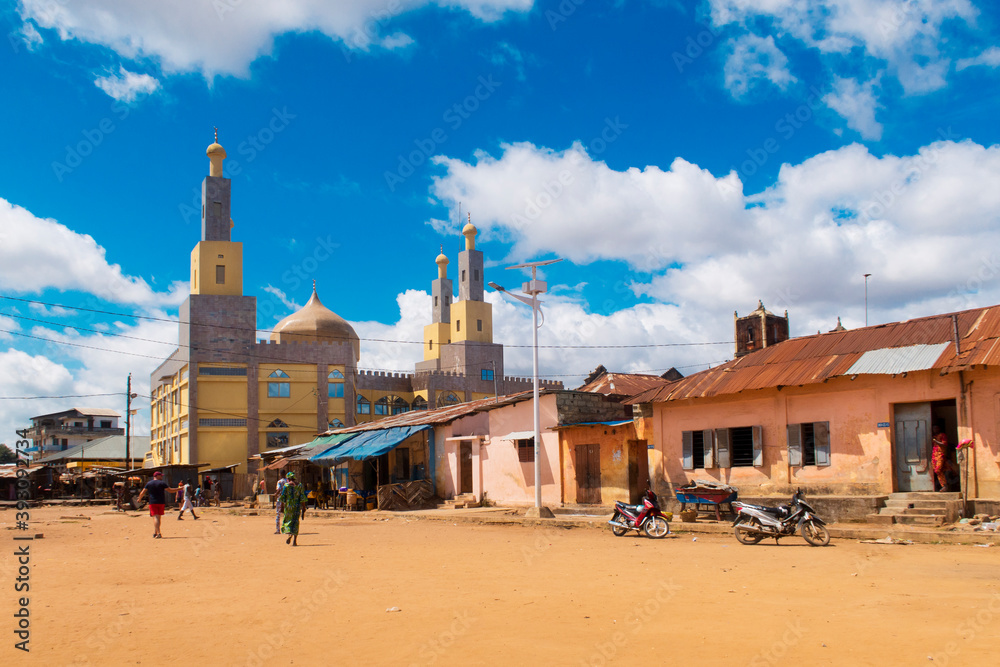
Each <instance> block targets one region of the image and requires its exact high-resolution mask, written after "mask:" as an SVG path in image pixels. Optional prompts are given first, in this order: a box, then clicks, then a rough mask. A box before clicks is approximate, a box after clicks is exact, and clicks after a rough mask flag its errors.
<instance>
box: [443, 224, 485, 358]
mask: <svg viewBox="0 0 1000 667" xmlns="http://www.w3.org/2000/svg"><path fill="white" fill-rule="evenodd" d="M478 233H479V230H477V229H476V226H475V225H473V224H472V216H471V215H470V216H469V222H468V224H467V225H465V227H463V228H462V235H463V236H465V250H463V251H462V252H460V253H458V301H456V302H455V303H454V304H453V305H452V307H451V339H452V341H454V342H456V343H457V342H459V341H464V340H468V341H472V342H476V343H492V342H493V306H492V305H490V304H489V303H486V302H485V301H483V252H482V251H481V250H476V235H477V234H478Z"/></svg>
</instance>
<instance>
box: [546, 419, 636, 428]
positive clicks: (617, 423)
mask: <svg viewBox="0 0 1000 667" xmlns="http://www.w3.org/2000/svg"><path fill="white" fill-rule="evenodd" d="M631 423H632V420H631V419H618V420H615V421H609V422H579V423H576V424H559V425H558V426H553V427H552V430H557V429H562V428H576V427H578V426H622V425H623V424H631Z"/></svg>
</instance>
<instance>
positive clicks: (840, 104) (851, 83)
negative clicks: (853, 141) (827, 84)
mask: <svg viewBox="0 0 1000 667" xmlns="http://www.w3.org/2000/svg"><path fill="white" fill-rule="evenodd" d="M823 102H824V103H825V104H826V105H827V106H828V107H830V108H831V109H833V110H834V111H836V112H837V113H838V114H840V115H841V116H842V117H843V118H844V119H845V120H846V121H847V127H849V128H851V129H852V130H854V131H855V132H857V133H858V134H860V135H861V136H862V137H863V138H864V139H870V140H874V141H878V140H879V139H881V138H882V124H881V123H879V122H878V121H877V120H875V108H876V107H877V106H878V102H877V101H876V99H875V81H874V80H873V81H868V82H866V83H863V84H859V83H858V82H857V81H855V80H854V79H842V78H840V77H836V78H834V82H833V92H831V93H828V94H826V95H824V96H823Z"/></svg>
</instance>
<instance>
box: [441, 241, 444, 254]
mask: <svg viewBox="0 0 1000 667" xmlns="http://www.w3.org/2000/svg"><path fill="white" fill-rule="evenodd" d="M441 254H442V255H443V254H444V244H443V243H442V244H441Z"/></svg>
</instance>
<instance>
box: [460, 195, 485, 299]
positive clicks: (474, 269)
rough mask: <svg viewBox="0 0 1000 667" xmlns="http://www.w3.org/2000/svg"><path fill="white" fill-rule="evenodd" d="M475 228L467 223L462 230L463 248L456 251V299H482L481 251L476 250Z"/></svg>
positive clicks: (470, 222) (470, 217)
mask: <svg viewBox="0 0 1000 667" xmlns="http://www.w3.org/2000/svg"><path fill="white" fill-rule="evenodd" d="M476 233H477V232H476V228H475V227H473V225H472V216H471V215H470V216H469V224H467V225H466V226H465V228H464V229H463V230H462V234H463V235H464V236H465V250H463V251H462V252H460V253H458V300H459V301H482V300H483V251H482V250H476Z"/></svg>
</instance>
